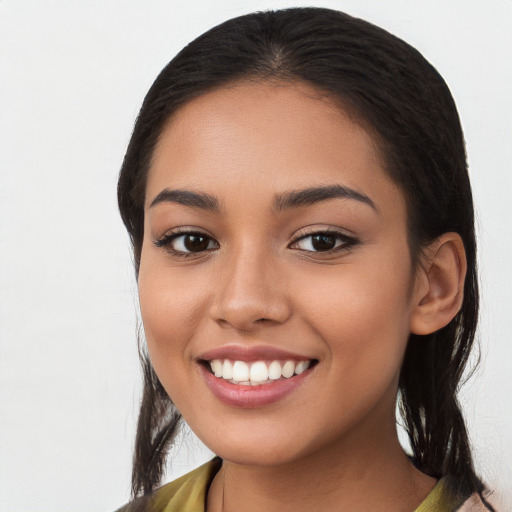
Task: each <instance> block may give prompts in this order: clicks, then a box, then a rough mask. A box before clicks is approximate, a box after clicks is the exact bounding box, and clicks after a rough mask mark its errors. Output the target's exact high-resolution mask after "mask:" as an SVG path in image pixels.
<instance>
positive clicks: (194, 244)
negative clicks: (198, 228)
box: [178, 234, 210, 252]
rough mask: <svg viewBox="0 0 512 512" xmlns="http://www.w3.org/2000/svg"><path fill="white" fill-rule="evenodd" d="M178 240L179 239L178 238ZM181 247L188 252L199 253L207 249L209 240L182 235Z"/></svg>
mask: <svg viewBox="0 0 512 512" xmlns="http://www.w3.org/2000/svg"><path fill="white" fill-rule="evenodd" d="M178 238H179V237H178ZM182 238H183V242H182V243H183V246H184V247H185V249H186V250H187V251H188V252H201V251H206V250H207V249H208V245H209V243H210V239H209V238H208V237H207V236H204V235H197V234H191V235H183V237H182Z"/></svg>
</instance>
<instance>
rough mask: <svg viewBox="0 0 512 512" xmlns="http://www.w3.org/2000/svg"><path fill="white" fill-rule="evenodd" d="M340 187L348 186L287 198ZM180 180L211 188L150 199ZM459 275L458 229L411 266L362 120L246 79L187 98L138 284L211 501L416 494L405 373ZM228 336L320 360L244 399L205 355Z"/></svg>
mask: <svg viewBox="0 0 512 512" xmlns="http://www.w3.org/2000/svg"><path fill="white" fill-rule="evenodd" d="M334 186H341V187H344V189H343V190H348V189H349V190H351V191H352V192H354V193H355V194H352V195H350V194H349V197H347V196H343V197H330V198H328V199H323V200H320V199H319V198H318V197H317V198H316V200H314V201H312V202H311V204H310V203H307V204H302V205H297V204H295V205H291V206H290V205H287V206H285V207H282V206H283V204H284V203H283V198H286V197H290V192H297V191H301V190H304V189H318V188H319V187H320V188H321V187H324V188H325V187H334ZM176 190H179V191H183V190H186V191H190V192H194V193H196V194H203V195H204V194H206V195H207V198H208V201H209V203H208V201H206V203H208V204H204V202H203V203H200V202H196V204H194V202H193V201H192V202H190V201H188V204H183V201H182V200H175V199H173V197H175V196H172V194H171V195H169V194H167V198H168V199H167V200H161V201H159V202H157V203H156V204H154V201H155V198H157V197H158V196H159V195H160V197H162V192H163V191H167V192H168V191H176ZM287 194H288V195H287ZM194 197H195V196H194ZM278 197H280V198H281V202H279V201H277V200H276V198H278ZM361 198H366V199H361ZM276 201H277V202H276ZM185 202H187V201H185ZM215 203H216V205H217V208H214V207H213V206H212V204H213V205H214V206H215ZM279 205H281V207H279ZM190 232H193V233H195V234H194V235H187V233H190ZM197 233H199V238H197V236H198V235H197ZM315 233H316V234H318V233H323V235H321V236H322V237H324V238H322V241H323V245H322V244H320V245H319V244H318V243H316V242H315V240H317V239H314V236H313V234H315ZM173 236H174V238H173ZM331 246H332V247H331ZM464 275H465V256H464V249H463V246H462V242H461V240H460V237H459V236H458V235H456V234H454V233H447V234H445V235H443V236H442V237H441V238H440V239H438V240H436V241H435V242H434V243H433V244H431V246H429V247H427V248H425V250H424V251H423V254H422V256H421V261H420V263H419V264H418V265H417V267H416V268H413V265H412V259H411V251H410V248H409V245H408V240H407V212H406V207H405V201H404V196H403V193H402V191H401V190H400V188H399V187H398V186H397V185H396V184H394V182H392V181H391V180H390V178H389V177H388V175H387V174H386V172H385V170H384V169H383V166H382V162H381V159H380V158H379V154H378V150H377V148H376V145H375V143H374V140H373V139H372V137H371V136H370V135H369V134H368V132H367V131H365V130H364V129H363V128H362V127H361V126H360V125H359V124H358V123H357V122H356V121H355V120H354V119H353V118H351V117H349V116H348V115H346V114H345V113H344V112H343V111H342V110H341V109H340V107H339V105H336V104H335V103H334V102H331V101H330V100H329V99H326V98H325V97H324V98H322V97H321V95H320V94H319V93H318V92H317V91H316V90H315V89H313V88H311V87H310V86H308V85H305V84H302V83H254V82H240V83H236V84H233V85H231V86H229V87H223V88H221V89H218V90H216V91H213V92H209V93H207V94H205V95H203V96H201V97H199V98H197V99H194V100H192V101H191V102H189V103H188V104H186V105H185V106H183V107H182V108H181V109H180V110H179V111H178V112H177V113H176V114H175V115H174V116H173V117H172V118H171V119H170V120H169V122H168V124H167V125H166V127H165V129H164V131H163V133H162V135H161V137H160V141H159V143H158V145H157V147H156V149H155V153H154V155H153V160H152V165H151V168H150V172H149V177H148V183H147V190H146V206H145V234H144V242H143V248H142V257H141V266H140V274H139V293H140V306H141V312H142V319H143V323H144V330H145V334H146V339H147V344H148V350H149V354H150V357H151V361H152V364H153V366H154V368H155V371H156V373H157V375H158V376H159V379H160V381H161V382H162V384H163V386H164V387H165V389H166V391H167V392H168V393H169V395H170V397H171V398H172V400H173V401H174V403H175V404H176V406H177V407H178V409H179V410H180V412H181V413H182V415H183V417H184V418H185V420H186V421H187V423H188V424H189V425H190V427H191V428H192V430H193V431H194V432H195V433H196V434H197V435H198V437H199V438H200V439H201V440H202V441H203V442H204V443H205V444H206V445H207V446H208V447H209V448H210V449H211V450H212V451H214V452H215V453H216V454H218V455H219V456H220V457H222V459H224V463H223V466H222V469H221V471H220V472H219V473H218V474H217V476H216V477H215V479H214V481H213V483H212V486H211V488H210V491H209V493H208V504H207V507H208V512H219V511H221V510H222V511H224V512H226V511H228V512H231V511H235V510H244V512H252V511H261V510H265V511H267V512H272V511H279V512H287V511H294V512H301V511H308V512H310V511H311V510H322V511H324V512H328V511H339V510H347V511H354V510H372V511H373V512H379V511H393V512H399V511H404V512H411V511H413V510H414V509H415V508H416V507H417V506H418V505H419V504H420V503H421V501H422V500H423V499H424V498H425V496H426V495H427V494H428V493H429V492H430V490H431V489H432V488H433V486H434V484H435V480H434V479H433V478H431V477H429V476H427V475H425V474H423V473H420V472H419V471H418V470H416V469H415V468H414V467H413V466H412V464H411V463H410V462H409V459H408V458H407V457H406V456H405V454H404V452H403V450H402V448H401V447H400V444H399V442H398V439H397V432H396V424H395V401H396V393H397V386H398V375H399V371H400V367H401V364H402V359H403V355H404V351H405V347H406V344H407V340H408V337H409V334H410V333H411V332H414V333H419V334H426V333H429V332H433V331H435V330H437V329H439V328H441V327H442V326H443V325H446V324H447V323H448V322H449V321H450V320H451V318H453V316H454V315H455V314H456V313H457V311H458V309H459V308H460V305H461V301H462V287H463V282H464ZM226 345H235V346H236V345H246V346H261V345H265V346H275V347H278V348H280V349H283V350H287V351H291V352H294V353H297V354H300V355H303V356H305V357H307V358H311V359H314V360H316V361H318V363H317V364H316V366H315V367H314V368H313V370H312V371H311V372H310V374H309V375H308V376H307V378H305V379H304V381H303V383H302V385H301V386H299V387H298V388H297V389H295V390H294V391H293V392H292V393H290V394H289V395H287V396H285V397H284V398H283V399H281V400H279V401H277V402H275V403H272V404H269V405H265V406H263V407H256V408H249V409H242V408H239V407H234V406H231V405H227V404H225V403H224V402H222V401H220V400H219V399H218V398H216V397H215V396H214V395H213V394H212V393H211V391H210V390H209V389H208V387H207V386H206V384H205V381H204V378H203V377H202V375H201V372H200V371H199V364H200V363H199V359H200V358H201V354H203V353H205V352H206V351H208V350H211V349H214V348H217V347H220V346H226Z"/></svg>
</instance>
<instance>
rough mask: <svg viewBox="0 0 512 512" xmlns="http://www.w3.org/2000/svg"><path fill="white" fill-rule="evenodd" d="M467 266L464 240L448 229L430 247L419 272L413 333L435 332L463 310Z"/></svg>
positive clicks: (412, 316)
mask: <svg viewBox="0 0 512 512" xmlns="http://www.w3.org/2000/svg"><path fill="white" fill-rule="evenodd" d="M466 268H467V263H466V252H465V250H464V244H463V243H462V239H461V237H460V235H458V234H457V233H445V234H443V235H442V236H440V237H439V238H437V239H436V240H435V241H434V242H432V243H431V244H430V245H429V246H428V247H427V248H426V250H425V251H424V254H423V257H422V261H421V262H420V266H419V268H418V271H417V275H416V282H415V289H414V296H413V311H412V314H411V332H412V333H413V334H431V333H433V332H435V331H437V330H438V329H441V328H442V327H444V326H445V325H448V324H449V323H450V321H451V320H452V319H453V317H454V316H455V315H456V314H457V313H458V312H459V310H460V308H461V306H462V300H463V298H464V279H465V277H466Z"/></svg>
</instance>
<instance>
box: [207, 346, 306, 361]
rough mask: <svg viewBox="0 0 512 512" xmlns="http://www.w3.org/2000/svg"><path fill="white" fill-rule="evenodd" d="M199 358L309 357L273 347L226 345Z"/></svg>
mask: <svg viewBox="0 0 512 512" xmlns="http://www.w3.org/2000/svg"><path fill="white" fill-rule="evenodd" d="M198 359H199V360H203V361H211V360H212V359H230V360H232V361H246V362H251V361H262V360H270V361H273V360H274V359H278V360H281V361H286V360H288V359H291V360H293V361H309V360H310V359H312V358H311V357H307V356H302V355H299V354H294V353H293V352H287V351H286V350H281V349H278V348H275V347H267V346H256V347H247V346H243V345H231V346H230V345H227V346H224V347H219V348H215V349H213V350H209V351H208V352H205V353H204V354H202V355H201V356H200V357H198Z"/></svg>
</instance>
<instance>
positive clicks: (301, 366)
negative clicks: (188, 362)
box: [210, 359, 311, 386]
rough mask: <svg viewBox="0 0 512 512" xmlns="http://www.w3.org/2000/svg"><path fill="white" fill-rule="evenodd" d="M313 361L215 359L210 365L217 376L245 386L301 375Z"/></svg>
mask: <svg viewBox="0 0 512 512" xmlns="http://www.w3.org/2000/svg"><path fill="white" fill-rule="evenodd" d="M310 363H311V361H298V362H295V361H292V360H288V361H271V362H270V364H268V361H267V362H265V361H254V362H252V363H246V362H245V361H230V360H229V359H226V360H224V361H222V360H220V359H213V360H212V361H210V367H211V369H212V372H213V374H214V375H215V377H218V378H222V379H224V380H227V381H229V382H231V383H233V384H242V385H244V386H247V385H252V386H256V385H258V384H269V383H270V382H272V381H274V380H279V379H281V378H284V379H289V378H290V377H292V376H293V375H300V374H301V373H304V372H305V371H306V370H307V368H309V365H310Z"/></svg>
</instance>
